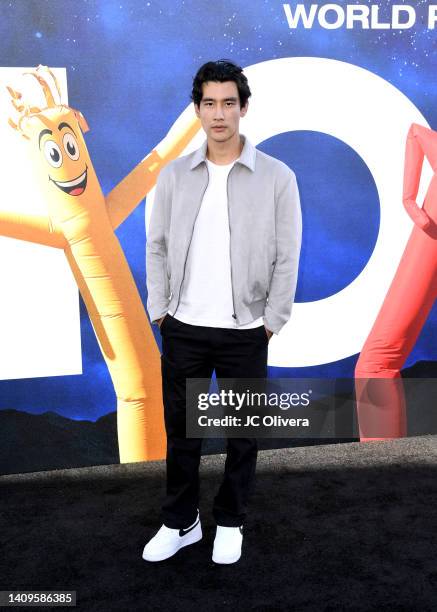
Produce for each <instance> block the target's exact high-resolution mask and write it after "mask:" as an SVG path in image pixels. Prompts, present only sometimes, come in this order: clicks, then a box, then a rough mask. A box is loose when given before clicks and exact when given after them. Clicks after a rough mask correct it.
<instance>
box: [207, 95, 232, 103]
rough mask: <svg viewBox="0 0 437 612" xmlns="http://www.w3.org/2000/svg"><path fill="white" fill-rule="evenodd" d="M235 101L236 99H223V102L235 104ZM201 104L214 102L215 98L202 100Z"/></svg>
mask: <svg viewBox="0 0 437 612" xmlns="http://www.w3.org/2000/svg"><path fill="white" fill-rule="evenodd" d="M237 100H238V98H237V97H235V96H229V98H224V99H223V102H237ZM202 102H215V98H202Z"/></svg>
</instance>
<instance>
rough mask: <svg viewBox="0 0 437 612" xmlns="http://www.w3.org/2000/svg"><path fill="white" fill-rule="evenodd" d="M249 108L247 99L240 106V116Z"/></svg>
mask: <svg viewBox="0 0 437 612" xmlns="http://www.w3.org/2000/svg"><path fill="white" fill-rule="evenodd" d="M248 109H249V100H248V101H247V102H246V104H245V106H242V107H241V108H240V117H244V115H245V114H246V113H247V111H248Z"/></svg>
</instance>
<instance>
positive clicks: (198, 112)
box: [193, 102, 200, 118]
mask: <svg viewBox="0 0 437 612" xmlns="http://www.w3.org/2000/svg"><path fill="white" fill-rule="evenodd" d="M193 104H194V112H195V113H196V117H199V118H200V109H199V107H198V106H197V104H195V103H194V102H193Z"/></svg>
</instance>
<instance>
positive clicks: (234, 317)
mask: <svg viewBox="0 0 437 612" xmlns="http://www.w3.org/2000/svg"><path fill="white" fill-rule="evenodd" d="M234 168H235V164H234V165H233V166H232V168H231V169H230V170H229V172H228V177H227V179H226V199H227V204H228V225H229V262H230V268H231V293H232V308H233V311H234V312H233V313H232V318H233V319H234V320H235V321H236V320H237V313H236V311H235V301H234V284H233V280H232V248H231V244H232V236H231V217H230V214H231V213H230V207H229V176H230V174H231V172H232V170H233V169H234Z"/></svg>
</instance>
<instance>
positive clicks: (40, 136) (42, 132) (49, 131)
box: [38, 129, 53, 149]
mask: <svg viewBox="0 0 437 612" xmlns="http://www.w3.org/2000/svg"><path fill="white" fill-rule="evenodd" d="M45 134H53V132H52V130H49V129H45V130H41V132H40V133H39V138H38V146H39V148H40V149H41V138H42V137H43V136H44V135H45Z"/></svg>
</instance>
